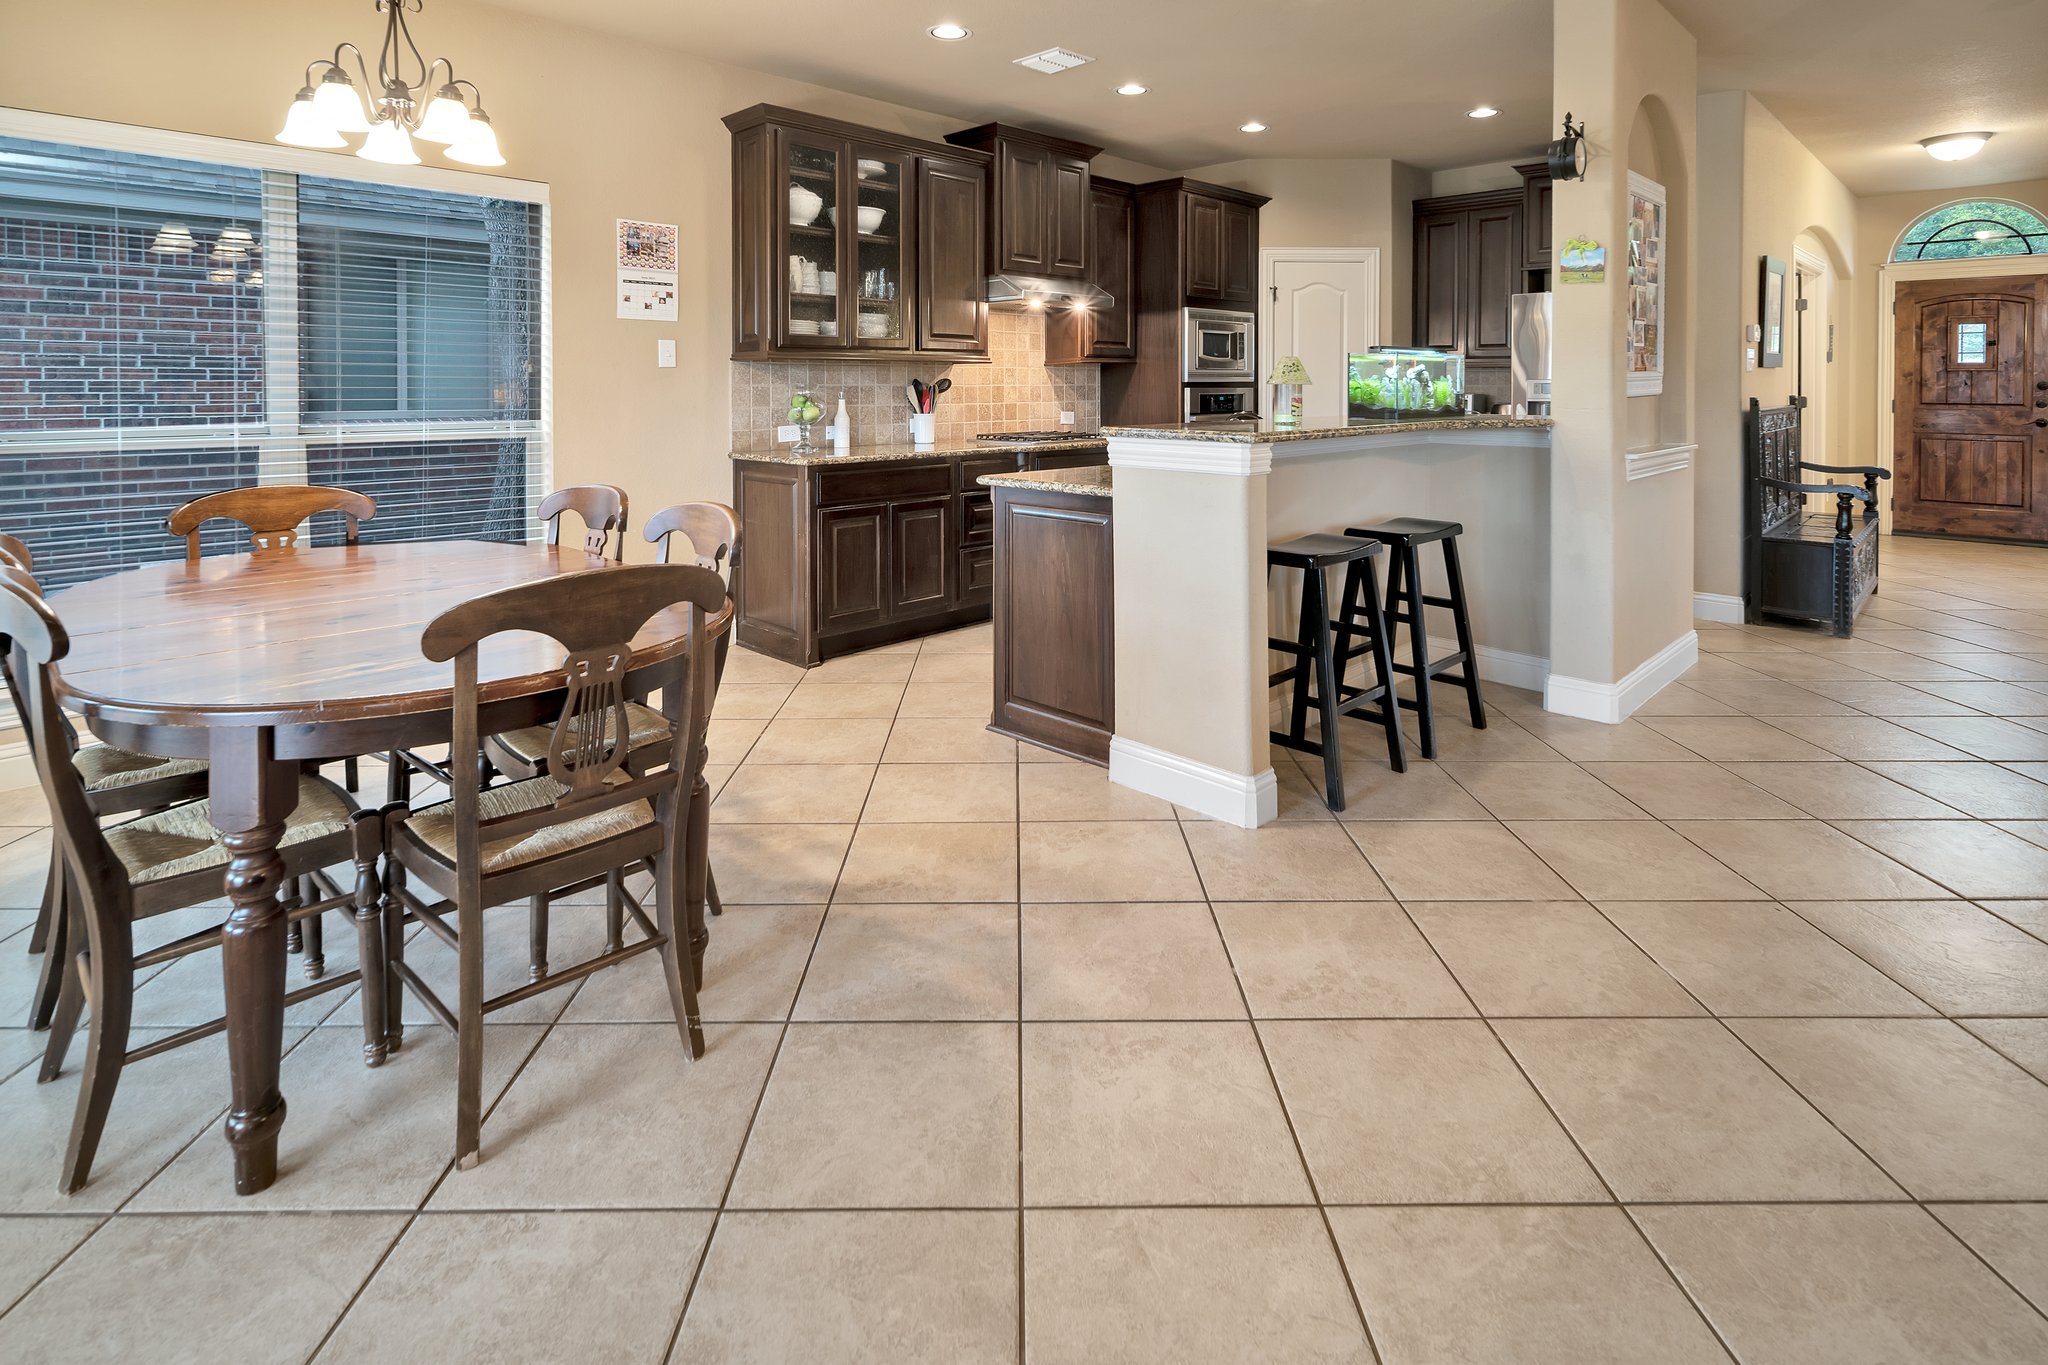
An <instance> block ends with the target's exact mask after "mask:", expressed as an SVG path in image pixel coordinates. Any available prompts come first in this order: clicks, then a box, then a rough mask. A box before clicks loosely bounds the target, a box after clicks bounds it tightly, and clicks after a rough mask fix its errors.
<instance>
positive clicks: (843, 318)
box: [725, 104, 991, 361]
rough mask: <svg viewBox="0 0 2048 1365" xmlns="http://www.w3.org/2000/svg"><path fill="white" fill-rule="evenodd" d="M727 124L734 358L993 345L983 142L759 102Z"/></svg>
mask: <svg viewBox="0 0 2048 1365" xmlns="http://www.w3.org/2000/svg"><path fill="white" fill-rule="evenodd" d="M725 125H726V127H727V128H728V129H729V130H731V132H732V139H733V159H732V174H733V217H732V233H733V284H732V289H733V294H732V316H733V327H732V332H733V346H732V355H733V358H734V359H736V360H759V359H765V358H769V357H803V358H806V359H905V358H909V357H913V356H924V355H930V356H938V357H943V358H945V359H947V360H954V361H958V360H977V359H986V358H987V356H988V322H987V318H988V305H987V303H986V302H985V297H986V291H987V283H986V282H987V275H988V269H987V258H986V254H985V253H986V241H987V236H988V223H987V214H988V184H989V168H990V164H991V161H990V158H989V156H988V155H987V154H985V153H981V152H977V151H974V150H971V149H966V148H959V147H951V146H947V145H946V144H944V143H938V142H924V141H921V140H919V139H916V138H908V137H904V136H901V135H899V134H894V133H888V132H883V131H881V130H879V129H874V128H863V127H861V126H859V125H857V124H851V123H842V122H840V121H838V120H836V119H826V118H818V117H814V116H812V115H809V114H805V113H802V112H800V111H797V110H794V109H783V108H779V107H777V106H774V105H765V104H764V105H756V106H754V107H753V108H751V109H745V110H742V111H740V112H739V113H736V114H732V115H729V116H728V117H727V118H726V120H725Z"/></svg>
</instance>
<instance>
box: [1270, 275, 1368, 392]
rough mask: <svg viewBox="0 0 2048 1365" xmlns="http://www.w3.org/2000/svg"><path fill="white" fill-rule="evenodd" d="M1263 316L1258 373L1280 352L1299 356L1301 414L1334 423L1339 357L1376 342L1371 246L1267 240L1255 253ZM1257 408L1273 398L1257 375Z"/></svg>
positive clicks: (1340, 386) (1343, 360)
mask: <svg viewBox="0 0 2048 1365" xmlns="http://www.w3.org/2000/svg"><path fill="white" fill-rule="evenodd" d="M1259 258H1260V260H1259V266H1260V275H1261V283H1262V284H1263V286H1264V287H1263V288H1262V289H1261V290H1260V295H1261V300H1262V307H1261V312H1262V313H1263V314H1264V316H1263V317H1262V318H1261V319H1260V326H1259V379H1260V380H1261V381H1263V380H1264V379H1265V378H1266V377H1267V376H1268V375H1270V374H1272V373H1273V363H1274V361H1275V360H1277V359H1278V358H1279V357H1281V356H1284V355H1297V356H1300V357H1301V363H1302V366H1303V367H1304V368H1305V369H1307V371H1308V377H1309V379H1310V380H1311V381H1312V382H1311V383H1310V384H1309V386H1308V387H1307V388H1306V389H1305V390H1303V392H1302V404H1301V415H1302V420H1303V421H1304V422H1312V423H1317V424H1332V423H1336V424H1341V423H1342V422H1343V420H1344V414H1345V379H1346V364H1347V358H1348V357H1349V356H1351V355H1352V354H1354V353H1356V352H1359V351H1363V350H1364V349H1365V348H1366V347H1368V346H1375V345H1378V344H1379V317H1380V300H1379V258H1380V253H1379V251H1378V249H1377V248H1374V247H1339V248H1312V247H1273V248H1269V249H1267V250H1264V251H1261V252H1260V253H1259ZM1259 393H1260V397H1259V403H1260V410H1261V411H1262V412H1263V411H1265V410H1266V409H1267V408H1268V407H1270V406H1271V404H1272V401H1273V386H1272V385H1270V384H1265V383H1263V382H1262V383H1261V385H1260V390H1259Z"/></svg>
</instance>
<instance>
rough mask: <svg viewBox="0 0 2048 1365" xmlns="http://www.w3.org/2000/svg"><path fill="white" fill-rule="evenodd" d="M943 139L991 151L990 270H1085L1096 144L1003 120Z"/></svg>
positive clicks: (1082, 275) (1081, 274)
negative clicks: (992, 161)
mask: <svg viewBox="0 0 2048 1365" xmlns="http://www.w3.org/2000/svg"><path fill="white" fill-rule="evenodd" d="M946 141H948V142H950V143H952V144H953V145H954V146H956V147H968V148H972V149H973V150H975V151H978V152H984V153H986V154H988V155H989V156H990V157H992V158H994V163H995V181H994V189H993V193H992V194H991V196H990V201H989V202H990V211H989V224H988V243H989V251H988V255H989V263H990V270H991V271H992V272H993V273H994V274H997V275H1011V274H1015V275H1043V276H1046V277H1049V278H1052V279H1065V280H1079V279H1086V278H1087V277H1088V267H1089V254H1088V203H1089V199H1088V186H1089V175H1088V163H1089V162H1090V161H1092V160H1094V159H1095V158H1096V157H1097V156H1099V155H1100V154H1101V152H1102V149H1101V148H1100V147H1091V146H1089V145H1088V144H1087V143H1085V142H1075V141H1073V140H1072V139H1070V138H1063V137H1054V136H1052V135H1051V134H1050V133H1039V132H1033V131H1032V130H1031V129H1029V128H1016V127H1012V126H1011V125H1009V124H1005V123H984V124H982V125H981V126H980V127H978V128H965V129H962V130H961V131H959V132H957V133H948V134H946Z"/></svg>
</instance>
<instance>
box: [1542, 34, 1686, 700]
mask: <svg viewBox="0 0 2048 1365" xmlns="http://www.w3.org/2000/svg"><path fill="white" fill-rule="evenodd" d="M1554 25H1555V29H1554V32H1555V40H1554V42H1553V45H1552V51H1553V59H1552V65H1553V71H1554V79H1553V81H1552V91H1551V98H1552V100H1553V102H1554V106H1555V107H1554V108H1553V110H1552V112H1553V114H1554V115H1555V116H1556V117H1557V118H1558V119H1560V120H1561V119H1562V118H1563V116H1564V113H1565V111H1566V110H1568V109H1569V110H1570V111H1571V112H1572V113H1573V114H1574V115H1577V116H1580V117H1583V118H1584V119H1585V121H1586V125H1587V127H1588V129H1589V130H1590V131H1589V136H1588V141H1589V142H1590V143H1591V150H1592V152H1593V156H1592V163H1591V166H1590V168H1589V170H1588V172H1587V175H1586V178H1585V179H1583V180H1575V181H1563V182H1560V183H1559V184H1558V185H1557V188H1556V191H1555V201H1556V207H1555V209H1554V212H1553V218H1552V222H1553V225H1554V226H1553V229H1552V230H1553V233H1554V235H1555V237H1556V238H1557V240H1559V241H1560V242H1561V241H1563V240H1565V239H1566V238H1570V237H1590V238H1592V239H1594V240H1596V241H1599V242H1603V243H1605V244H1606V245H1607V249H1608V250H1607V274H1606V279H1605V280H1604V282H1602V283H1600V284H1570V285H1560V286H1559V287H1558V290H1557V295H1556V300H1555V302H1554V304H1553V308H1554V310H1555V311H1554V331H1553V339H1552V345H1553V349H1554V355H1555V361H1554V366H1553V375H1554V380H1555V387H1556V391H1557V395H1558V396H1557V399H1556V405H1555V407H1554V409H1553V412H1554V415H1555V416H1556V418H1557V427H1556V430H1555V431H1554V433H1553V435H1552V467H1551V527H1552V545H1553V550H1552V559H1551V628H1550V656H1551V669H1552V671H1553V673H1555V674H1558V675H1562V676H1564V677H1566V678H1571V679H1580V680H1584V681H1586V682H1589V683H1593V684H1598V685H1606V684H1612V683H1615V682H1618V681H1620V680H1621V679H1622V678H1624V677H1625V676H1627V675H1628V674H1629V673H1630V672H1631V671H1632V670H1633V669H1635V668H1636V667H1638V666H1639V665H1641V664H1642V663H1644V662H1645V661H1646V660H1648V659H1649V658H1650V657H1651V656H1652V655H1654V654H1656V653H1657V652H1658V651H1659V650H1661V649H1663V648H1665V647H1666V646H1668V645H1671V644H1672V643H1673V642H1674V641H1677V640H1680V639H1682V638H1683V637H1685V636H1686V635H1687V634H1688V632H1689V631H1690V629H1691V624H1692V602H1691V597H1692V524H1693V511H1692V474H1691V471H1689V470H1680V471H1677V472H1674V473H1665V474H1659V475H1655V476H1653V477H1650V478H1645V479H1641V480H1638V481H1636V482H1633V483H1631V482H1629V481H1628V479H1627V477H1626V463H1625V460H1626V455H1627V452H1628V446H1629V412H1628V408H1627V399H1626V397H1625V394H1626V386H1625V384H1624V382H1623V369H1622V367H1623V365H1624V363H1625V357H1624V347H1623V341H1624V338H1625V336H1626V311H1625V304H1626V292H1627V251H1626V243H1627V240H1628V237H1627V230H1626V217H1627V211H1628V176H1627V158H1628V147H1629V139H1630V137H1631V135H1632V132H1633V130H1634V129H1635V127H1636V123H1637V116H1638V112H1639V110H1642V109H1644V108H1645V107H1646V106H1647V107H1648V108H1650V109H1651V110H1652V111H1653V115H1652V119H1653V127H1654V139H1655V141H1654V146H1655V151H1656V157H1657V161H1658V164H1659V170H1660V173H1661V174H1662V176H1663V182H1664V185H1665V189H1666V192H1667V194H1668V196H1669V203H1668V204H1667V223H1668V229H1669V250H1668V255H1667V265H1666V271H1667V281H1668V282H1667V285H1666V291H1667V305H1666V307H1667V318H1668V323H1667V331H1668V344H1667V346H1666V355H1665V385H1664V395H1663V401H1662V402H1661V403H1660V404H1659V405H1658V415H1657V419H1656V421H1657V436H1658V439H1659V440H1660V441H1663V442H1681V441H1685V440H1687V439H1690V433H1691V431H1692V404H1693V391H1692V389H1693V386H1692V372H1693V353H1692V347H1691V346H1690V345H1689V344H1688V332H1689V329H1690V327H1691V319H1692V317H1693V280H1694V274H1695V269H1696V265H1695V257H1696V254H1697V247H1696V243H1697V234H1696V232H1695V228H1694V214H1693V204H1694V174H1695V160H1696V147H1697V138H1696V133H1695V122H1696V118H1695V108H1694V106H1695V102H1696V99H1697V94H1698V92H1697V88H1696V79H1695V56H1694V44H1693V39H1692V35H1691V34H1690V33H1688V32H1686V30H1685V29H1684V28H1683V27H1681V26H1680V25H1679V24H1678V22H1677V21H1676V20H1674V19H1673V18H1672V17H1671V16H1670V14H1668V13H1667V12H1666V11H1665V10H1664V9H1663V8H1662V7H1661V6H1659V5H1657V4H1656V3H1654V0H1557V3H1556V5H1555V12H1554Z"/></svg>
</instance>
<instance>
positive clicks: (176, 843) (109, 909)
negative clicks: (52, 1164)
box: [0, 577, 385, 1194]
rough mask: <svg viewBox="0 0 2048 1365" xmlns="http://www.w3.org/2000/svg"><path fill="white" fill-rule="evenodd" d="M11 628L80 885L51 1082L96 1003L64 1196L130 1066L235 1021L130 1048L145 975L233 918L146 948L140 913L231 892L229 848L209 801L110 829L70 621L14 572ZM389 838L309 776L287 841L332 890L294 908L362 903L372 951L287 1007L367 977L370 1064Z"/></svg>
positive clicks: (215, 941) (3, 592)
mask: <svg viewBox="0 0 2048 1365" xmlns="http://www.w3.org/2000/svg"><path fill="white" fill-rule="evenodd" d="M0 635H5V636H6V637H7V638H8V639H9V641H10V642H11V645H12V653H13V655H14V663H13V666H12V671H13V673H14V675H15V678H16V680H17V683H18V684H19V688H20V691H21V693H22V695H23V697H24V699H25V701H26V704H27V708H28V710H27V715H28V727H27V728H28V734H29V742H30V745H31V747H32V749H33V750H34V754H35V765H36V774H37V776H38V777H39V778H40V779H41V781H42V786H43V795H44V798H45V799H46V800H48V802H49V803H50V824H51V833H52V837H53V839H54V841H55V843H56V846H57V848H58V849H59V852H60V856H61V857H62V859H63V862H64V871H65V879H66V883H67V890H66V893H65V895H64V897H63V905H64V909H65V916H66V920H67V922H68V927H67V929H66V931H65V934H64V942H63V943H62V944H61V945H60V944H59V943H58V942H55V941H53V942H52V945H51V950H50V956H51V958H52V960H53V961H54V962H57V963H58V973H57V974H58V976H59V978H60V981H61V990H60V992H59V995H58V999H57V1006H56V1010H55V1012H54V1014H53V1016H52V1018H51V1021H50V1037H49V1042H48V1044H47V1046H46V1047H45V1049H44V1053H43V1064H42V1069H41V1071H40V1072H39V1073H38V1076H37V1079H38V1080H39V1081H50V1080H55V1079H56V1077H57V1076H58V1075H59V1073H60V1072H61V1071H62V1070H63V1066H64V1059H65V1054H66V1053H67V1052H68V1051H69V1050H70V1045H71V1039H72V1036H73V1034H74V1033H75V1032H76V1030H77V1027H78V1022H79V1018H80V1016H81V1014H83V1012H84V1011H85V1010H86V1008H87V1007H88V1006H89V1007H90V1008H91V1012H92V1023H91V1029H90V1033H89V1035H88V1044H87V1053H86V1060H85V1072H84V1076H83V1078H82V1080H81V1083H80V1087H79V1093H78V1105H77V1109H76V1111H75V1113H74V1115H73V1118H72V1125H71V1140H70V1144H69V1146H68V1148H67V1149H66V1152H65V1156H64V1171H63V1176H62V1181H61V1183H60V1185H59V1188H60V1189H61V1190H62V1191H63V1192H64V1193H66V1194H74V1193H76V1192H77V1191H78V1190H80V1189H82V1188H83V1187H84V1185H85V1183H86V1180H87V1178H88V1177H89V1176H90V1174H91V1171H92V1162H93V1156H94V1154H95V1153H96V1152H97V1151H98V1148H99V1142H100V1135H101V1133H102V1132H103V1131H104V1130H105V1127H106V1121H107V1112H108V1110H109V1108H110V1107H111V1106H112V1104H113V1100H114V1090H115V1087H116V1086H117V1085H118V1083H119V1081H120V1078H121V1072H122V1069H123V1068H124V1067H126V1066H127V1065H128V1064H129V1063H131V1062H137V1061H140V1060H142V1059H143V1058H145V1057H152V1056H155V1055H156V1054H157V1053H160V1052H165V1051H168V1050H170V1049H171V1048H174V1047H178V1046H181V1045H183V1044H185V1043H192V1042H197V1041H199V1040H200V1039H202V1038H210V1037H212V1036H213V1035H214V1034H216V1033H220V1032H222V1031H223V1030H224V1029H225V1028H226V1026H227V1025H226V1021H225V1020H223V1019H216V1020H213V1021H212V1022H211V1023H206V1024H199V1025H195V1026H192V1027H189V1028H183V1029H179V1030H177V1031H176V1032H174V1033H171V1034H169V1035H167V1036H165V1037H161V1038H156V1039H153V1040H152V1041H150V1042H147V1043H144V1044H143V1045H142V1046H140V1047H137V1048H134V1049H133V1050H131V1049H130V1048H129V1046H128V1032H129V1021H130V1019H131V1017H132V1014H133V1005H134V995H135V974H136V972H137V971H138V970H140V969H142V968H145V967H152V966H156V965H158V964H160V963H165V962H170V961H173V960H175V959H178V958H182V957H187V956H190V955H191V954H193V953H197V952H203V951H205V950H206V949H208V948H214V947H218V946H219V945H220V942H221V932H222V928H223V927H224V926H223V925H221V924H216V925H214V926H212V927H210V928H207V929H202V930H199V931H198V932H196V933H191V934H187V935H185V936H184V937H182V938H178V939H175V940H173V941H172V942H170V943H166V944H163V945H161V946H158V947H155V948H152V949H148V950H146V951H143V952H137V951H136V948H135V934H134V928H135V923H136V921H138V920H143V919H148V918H150V917H152V916H155V915H161V914H166V913H168V912H170V911H173V910H184V909H188V908H190V907H193V906H197V905H202V904H204V903H206V902H208V901H211V900H215V899H217V898H218V897H219V896H220V895H221V886H222V881H223V878H224V877H225V875H226V872H227V868H228V862H229V854H228V850H227V848H226V847H225V846H224V845H223V843H222V842H221V839H220V836H219V834H218V833H217V832H216V831H215V829H214V828H213V824H212V820H211V815H210V809H209V807H208V805H207V803H206V802H204V801H193V802H188V803H187V804H185V805H181V806H174V807H172V808H170V809H169V810H165V811H160V812H158V813H156V814H153V815H144V816H141V817H139V818H137V819H134V820H131V821H129V822H128V823H126V824H122V825H115V826H111V827H108V828H104V829H103V828H102V827H101V825H100V821H99V816H98V813H97V812H96V811H95V809H94V806H93V803H92V800H91V797H90V794H89V792H88V788H87V783H86V780H85V774H84V773H83V772H81V771H80V769H79V766H78V764H77V762H76V761H75V755H74V753H73V751H72V745H71V743H70V741H69V739H68V737H69V736H70V734H71V729H70V726H69V725H68V724H67V723H66V722H65V720H64V718H63V716H62V715H61V714H60V713H59V711H58V709H57V695H56V689H55V685H54V683H53V681H52V677H51V673H52V667H53V665H55V664H56V663H57V662H58V661H59V660H61V659H63V658H64V657H65V655H66V653H67V652H68V651H69V649H70V640H69V637H68V636H67V635H66V634H65V632H64V627H63V625H62V623H61V622H59V621H58V619H57V616H56V613H55V612H53V611H52V610H51V609H50V606H49V603H47V602H46V601H44V600H43V598H42V597H41V595H40V594H38V593H36V592H35V591H34V590H33V589H32V588H29V587H25V586H23V585H22V584H21V582H20V581H19V580H18V579H17V578H14V577H6V578H4V579H0ZM381 835H382V822H381V821H380V820H379V819H378V818H377V815H376V813H375V812H371V811H358V810H356V809H355V806H354V803H353V802H351V801H350V800H349V798H348V793H346V792H344V791H342V790H341V788H339V787H337V786H335V785H334V784H333V783H331V782H329V781H327V780H326V779H324V778H321V777H318V776H314V775H312V774H306V775H304V776H302V777H301V778H300V780H299V800H298V806H297V808H296V809H295V810H294V811H293V812H292V813H291V815H290V816H288V817H287V818H286V820H285V828H284V833H283V835H282V836H281V838H280V839H279V841H278V849H277V851H278V854H279V855H280V857H282V858H283V860H284V874H285V875H286V876H287V877H293V878H308V879H310V880H311V881H312V883H313V884H314V885H315V886H317V887H318V888H319V889H320V890H321V891H322V892H323V893H324V894H323V895H322V896H321V898H320V899H317V900H313V901H310V902H307V903H299V904H288V905H287V907H286V914H287V916H288V917H289V918H291V919H294V920H305V919H310V918H313V917H317V916H319V915H321V914H323V913H325V912H326V911H328V910H334V909H347V910H350V911H352V912H353V914H354V918H355V923H356V929H357V936H358V939H359V941H360V943H361V945H362V954H363V956H362V966H361V969H360V970H359V971H351V972H341V973H337V974H335V975H333V976H330V977H328V978H327V979H325V980H323V981H320V982H318V983H317V984H314V985H311V986H307V987H303V988H301V989H299V990H295V991H291V992H288V993H287V994H286V995H285V1003H286V1004H287V1005H292V1004H296V1003H298V1002H299V1001H301V1000H305V999H308V998H310V997H312V996H315V995H320V994H323V993H325V992H328V991H333V990H340V989H342V988H344V987H347V986H352V985H355V984H357V983H358V982H360V983H361V986H362V996H363V1029H364V1043H363V1047H364V1060H365V1061H366V1062H368V1063H369V1064H370V1065H372V1066H374V1065H376V1064H377V1063H378V1062H381V1061H382V1060H383V1056H384V1042H383V1028H384V1014H385V1011H384V1002H383V981H384V975H383V971H382V951H381V946H380V934H379V932H378V930H379V924H378V916H379V912H380V910H381V906H380V904H379V885H378V880H377V874H376V867H377V858H378V855H379V852H380V851H381V846H380V839H381ZM342 863H348V864H352V865H353V866H354V870H355V876H354V878H353V885H352V887H351V888H350V889H349V890H347V891H344V890H342V889H341V887H340V886H338V885H337V884H335V883H334V882H332V881H330V880H328V878H327V877H326V875H325V874H324V873H323V872H322V871H321V869H323V868H328V867H332V866H335V865H336V864H342Z"/></svg>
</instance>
